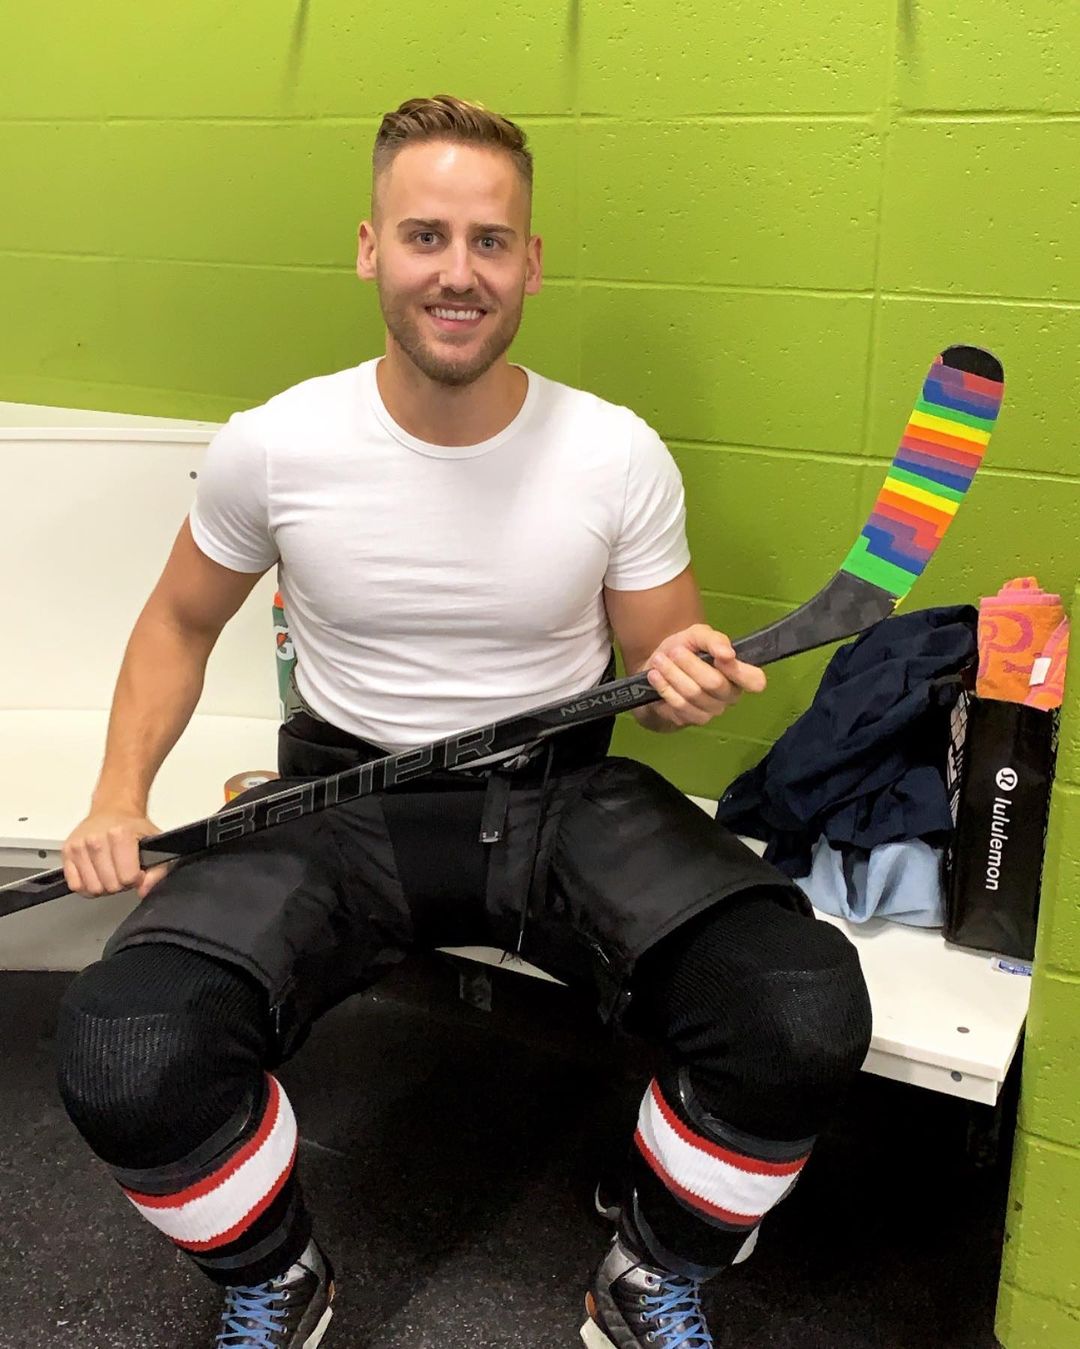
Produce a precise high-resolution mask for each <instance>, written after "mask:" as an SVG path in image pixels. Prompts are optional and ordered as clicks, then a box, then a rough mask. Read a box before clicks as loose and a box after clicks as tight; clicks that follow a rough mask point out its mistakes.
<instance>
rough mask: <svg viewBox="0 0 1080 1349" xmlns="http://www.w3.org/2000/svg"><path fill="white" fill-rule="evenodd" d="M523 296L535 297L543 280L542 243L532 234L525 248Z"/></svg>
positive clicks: (538, 237) (539, 238)
mask: <svg viewBox="0 0 1080 1349" xmlns="http://www.w3.org/2000/svg"><path fill="white" fill-rule="evenodd" d="M525 250H526V261H525V294H526V295H536V294H538V293H539V290H540V286H541V284H542V282H543V280H544V241H543V239H541V237H540V236H539V234H534V235H533V236H532V238H531V239H530V240H529V242H528V243H527V244H526V246H525Z"/></svg>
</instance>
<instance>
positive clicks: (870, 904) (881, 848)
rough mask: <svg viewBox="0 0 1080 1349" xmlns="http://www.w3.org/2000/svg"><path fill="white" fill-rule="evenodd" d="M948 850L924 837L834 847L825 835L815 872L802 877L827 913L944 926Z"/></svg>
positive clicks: (816, 849) (857, 920)
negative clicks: (944, 870) (944, 854)
mask: <svg viewBox="0 0 1080 1349" xmlns="http://www.w3.org/2000/svg"><path fill="white" fill-rule="evenodd" d="M941 859H942V850H941V849H940V848H932V847H931V846H930V845H929V844H928V843H926V842H925V841H924V840H923V839H921V838H913V839H907V840H905V841H904V842H902V843H880V844H878V846H877V847H876V848H873V849H872V850H871V851H869V852H867V850H866V849H865V848H852V847H843V848H834V847H833V846H832V845H831V844H830V843H829V841H828V839H826V838H825V836H824V834H823V835H822V836H821V837H820V838H819V839H818V841H817V843H815V844H814V853H813V859H812V861H811V864H810V874H809V876H803V877H802V878H801V879H796V881H795V884H796V885H798V886H799V887H800V888H801V889H802V890H803V891H805V893H806V895H807V897H808V898H809V900H810V903H811V904H813V906H814V908H815V909H820V910H821V912H822V913H831V914H835V915H836V916H837V917H840V918H847V919H850V921H851V922H853V923H865V922H866V920H867V919H868V918H892V919H894V920H895V921H896V922H898V923H909V924H911V926H913V927H941V926H942V924H943V923H944V921H945V899H944V894H943V892H942V886H941Z"/></svg>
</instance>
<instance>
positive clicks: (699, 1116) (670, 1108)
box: [632, 1076, 814, 1268]
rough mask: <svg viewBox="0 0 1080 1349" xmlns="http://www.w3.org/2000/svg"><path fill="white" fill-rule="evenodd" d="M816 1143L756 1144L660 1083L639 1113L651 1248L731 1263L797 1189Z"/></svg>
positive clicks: (639, 1173)
mask: <svg viewBox="0 0 1080 1349" xmlns="http://www.w3.org/2000/svg"><path fill="white" fill-rule="evenodd" d="M683 1080H684V1081H685V1076H684V1077H683ZM813 1143H814V1140H813V1139H812V1138H811V1139H807V1138H804V1139H798V1140H794V1141H791V1142H777V1141H774V1140H771V1139H765V1138H754V1137H752V1136H751V1135H749V1134H746V1133H743V1132H742V1131H741V1130H739V1129H735V1128H733V1127H731V1126H729V1125H726V1124H724V1123H723V1121H721V1120H718V1119H716V1118H714V1117H713V1116H711V1115H706V1114H705V1113H704V1112H702V1111H700V1110H699V1109H697V1108H696V1107H695V1105H694V1102H693V1099H692V1097H690V1095H689V1093H687V1096H686V1099H684V1097H683V1095H682V1094H680V1093H678V1092H677V1091H675V1090H672V1091H670V1092H669V1093H668V1094H666V1095H665V1092H664V1090H663V1089H662V1087H661V1084H660V1082H659V1081H657V1080H655V1079H654V1080H653V1081H652V1082H651V1083H650V1085H649V1089H648V1091H647V1092H646V1093H645V1096H644V1099H643V1100H642V1102H641V1109H640V1111H639V1113H638V1123H637V1129H636V1131H635V1133H634V1144H635V1159H634V1165H633V1167H632V1170H633V1173H634V1183H635V1187H636V1189H637V1191H638V1198H639V1204H640V1211H641V1215H642V1217H643V1218H645V1219H646V1220H647V1225H648V1232H649V1236H651V1237H652V1241H651V1242H650V1243H649V1244H652V1245H657V1246H659V1247H662V1249H663V1252H664V1253H665V1254H668V1255H669V1256H670V1253H671V1252H679V1251H685V1252H691V1251H692V1252H693V1253H694V1254H693V1256H692V1257H691V1259H692V1261H693V1263H694V1264H695V1265H697V1266H699V1267H716V1268H718V1267H721V1266H724V1265H727V1264H730V1263H732V1261H733V1260H734V1259H735V1256H736V1255H737V1253H738V1251H739V1249H740V1247H741V1246H742V1245H743V1243H744V1242H745V1240H746V1238H747V1237H748V1236H749V1235H750V1233H751V1232H752V1231H753V1230H754V1229H755V1228H756V1227H757V1225H758V1224H759V1223H760V1222H761V1220H762V1218H763V1217H764V1216H765V1214H766V1213H768V1212H769V1210H770V1209H771V1208H773V1207H774V1205H776V1204H778V1203H779V1202H780V1200H781V1199H783V1198H784V1196H785V1195H786V1194H787V1192H788V1191H789V1190H790V1189H791V1187H792V1186H793V1185H794V1184H795V1182H796V1180H797V1179H798V1176H799V1173H800V1171H801V1170H802V1168H803V1167H804V1166H805V1165H806V1162H807V1161H808V1160H809V1157H810V1150H811V1148H812V1146H813ZM654 1258H657V1259H660V1256H659V1254H658V1253H657V1252H654Z"/></svg>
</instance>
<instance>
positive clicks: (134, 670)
mask: <svg viewBox="0 0 1080 1349" xmlns="http://www.w3.org/2000/svg"><path fill="white" fill-rule="evenodd" d="M260 575H261V573H258V572H254V573H251V572H235V571H231V570H230V569H229V568H228V567H222V566H220V565H219V564H218V563H217V562H213V561H211V559H210V558H208V557H207V556H206V554H205V553H203V552H201V551H200V549H199V548H198V546H197V545H196V543H195V540H194V539H193V538H192V536H191V529H190V527H189V525H188V522H187V521H186V520H185V521H184V523H183V525H182V526H181V528H180V532H179V533H178V534H177V536H176V542H175V543H174V544H173V548H172V552H171V554H170V556H169V560H168V562H167V563H166V564H165V570H164V571H163V572H162V574H161V578H160V580H159V581H158V583H157V585H156V586H155V587H154V590H153V592H152V593H151V595H150V598H149V599H148V600H147V602H146V604H145V606H144V607H143V610H142V613H141V614H140V615H139V618H138V620H137V622H136V624H135V627H134V629H133V630H132V633H131V637H130V639H129V641H128V644H127V649H126V651H125V653H124V660H123V664H122V666H121V668H120V674H119V677H118V679H117V684H116V691H115V693H114V695H113V703H112V711H111V713H110V716H109V732H108V738H107V740H106V745H105V761H104V764H103V766H102V770H101V776H100V778H99V780H98V784H97V786H96V788H95V789H94V794H93V803H92V810H94V811H97V810H122V811H130V812H131V813H134V814H144V813H145V811H146V803H147V798H148V796H149V794H150V787H151V784H152V783H153V781H154V778H155V776H156V775H157V772H158V769H159V768H160V767H161V765H162V763H163V762H164V759H165V756H166V755H167V754H168V753H169V751H170V750H171V749H172V747H173V745H175V744H176V742H177V740H178V739H179V738H180V735H181V734H182V732H183V730H184V728H185V727H186V726H187V724H188V722H189V721H190V720H191V715H192V713H193V712H194V710H195V705H196V703H197V702H198V700H199V695H200V694H201V692H202V687H203V680H204V677H205V674H206V663H207V660H208V659H209V656H210V652H211V651H212V650H213V649H214V644H215V643H216V642H217V639H218V637H219V636H220V634H221V630H222V628H223V627H224V626H225V624H226V623H227V622H228V621H229V619H230V618H232V616H233V614H235V613H236V611H237V610H238V609H239V608H240V605H241V604H242V603H243V602H244V600H245V599H246V598H247V596H248V595H249V594H250V593H251V590H252V588H253V587H254V585H255V583H256V582H257V581H258V579H259V576H260Z"/></svg>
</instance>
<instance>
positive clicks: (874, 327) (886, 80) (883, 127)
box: [852, 0, 905, 533]
mask: <svg viewBox="0 0 1080 1349" xmlns="http://www.w3.org/2000/svg"><path fill="white" fill-rule="evenodd" d="M903 5H904V0H893V4H892V7H891V19H892V23H891V27H890V30H889V35H888V40H887V41H886V42H885V44H884V56H883V59H884V61H885V62H886V63H887V64H886V67H885V69H884V70H883V72H882V76H883V78H882V81H881V88H882V89H883V90H884V96H883V99H882V104H881V107H880V108H878V110H877V119H876V120H877V133H878V186H877V204H876V208H875V211H874V220H875V225H876V228H875V232H874V262H873V281H872V283H871V290H870V294H871V301H870V331H869V333H868V335H867V340H866V365H865V367H864V373H863V405H862V423H861V426H860V430H859V444H860V445H861V446H862V447H863V463H864V465H865V467H864V469H863V473H862V478H863V479H864V480H865V477H866V473H867V472H868V471H870V465H871V463H872V461H873V456H872V455H871V454H870V450H869V440H870V424H871V420H872V417H873V408H874V397H875V395H876V393H877V362H876V360H875V359H874V353H875V350H876V347H877V341H878V329H879V325H880V315H881V258H882V252H883V245H882V239H883V237H884V234H885V229H884V224H885V204H886V202H885V198H886V195H887V191H888V167H889V140H890V137H891V134H892V124H893V114H894V112H895V110H896V108H897V105H898V99H897V94H896V82H897V73H896V71H897V63H898V60H899V42H900V36H899V35H900V32H901V29H902V28H903V25H904V18H905V16H904V12H903ZM861 485H862V484H860V486H861ZM864 495H865V494H864V493H863V492H862V491H860V492H859V499H858V500H857V501H856V503H855V507H854V511H855V515H856V517H857V518H856V519H854V520H853V521H852V532H853V533H854V532H856V531H857V530H859V529H860V528H861V527H862V523H863V520H862V517H861V515H860V512H861V511H862V509H863V506H862V498H863V496H864Z"/></svg>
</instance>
